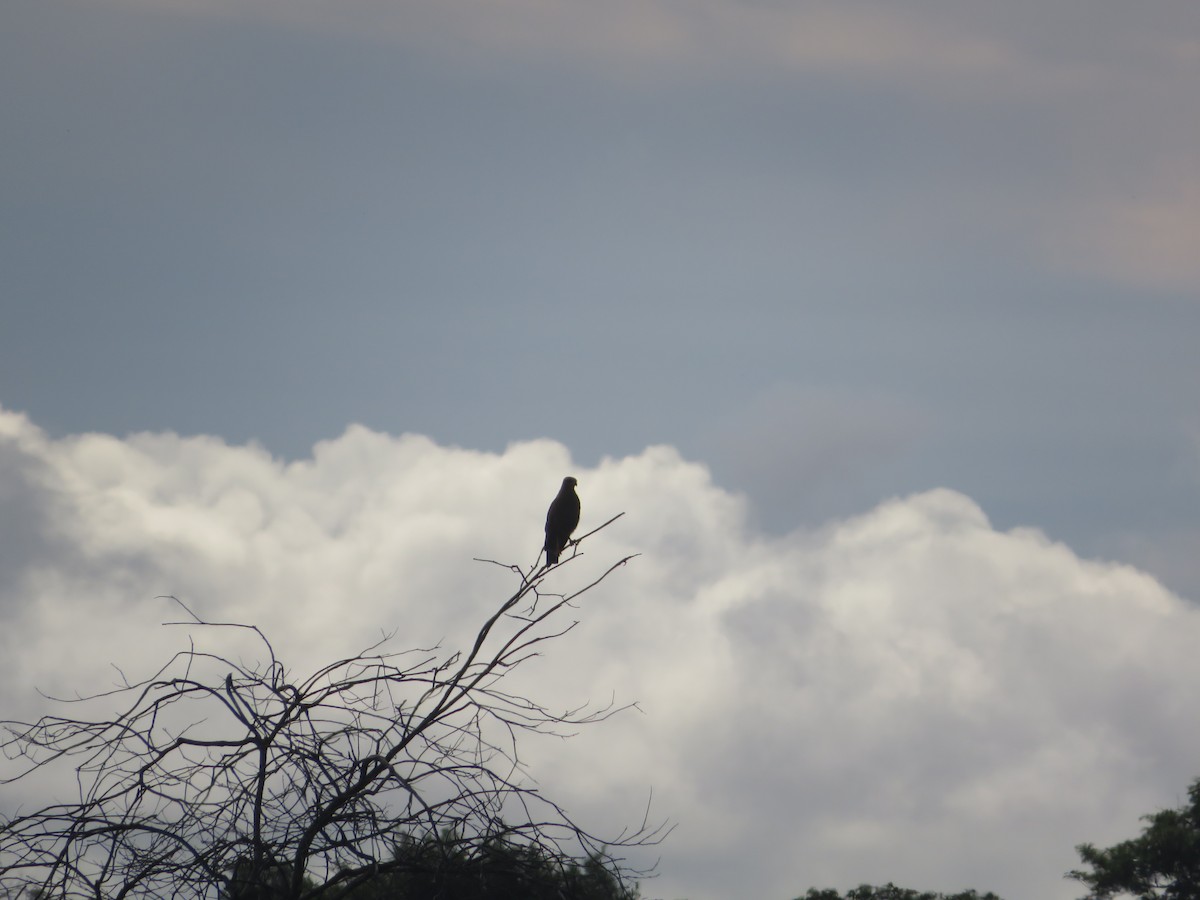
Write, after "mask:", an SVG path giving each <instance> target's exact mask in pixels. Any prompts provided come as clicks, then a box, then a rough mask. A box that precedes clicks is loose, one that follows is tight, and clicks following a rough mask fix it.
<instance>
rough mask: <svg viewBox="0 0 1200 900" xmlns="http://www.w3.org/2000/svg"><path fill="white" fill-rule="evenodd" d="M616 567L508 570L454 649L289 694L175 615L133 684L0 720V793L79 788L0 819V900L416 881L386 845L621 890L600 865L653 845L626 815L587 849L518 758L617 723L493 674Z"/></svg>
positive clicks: (379, 655)
mask: <svg viewBox="0 0 1200 900" xmlns="http://www.w3.org/2000/svg"><path fill="white" fill-rule="evenodd" d="M610 522H611V520H610ZM605 524H606V525H607V524H609V523H605ZM601 527H605V526H601ZM597 530H599V529H597ZM593 533H594V532H593ZM585 537H586V536H585ZM580 540H582V539H580ZM575 547H576V552H578V543H576V544H575ZM573 559H575V557H574V556H572V557H571V558H568V559H566V560H564V564H567V563H570V562H571V561H572V560H573ZM629 559H630V558H629V557H627V558H625V559H621V560H619V561H618V562H616V563H614V564H613V565H612V566H611V567H609V568H608V569H607V570H606V571H604V572H603V573H602V574H601V575H600V576H599V578H596V579H595V580H593V581H592V582H590V583H588V584H586V585H585V586H583V587H582V588H579V589H576V590H574V591H570V592H566V593H550V592H549V588H548V587H547V585H546V580H547V579H548V578H551V577H553V576H554V573H555V572H556V571H557V570H558V568H561V567H562V566H561V565H560V566H559V567H557V568H556V569H541V570H535V569H530V570H528V571H526V570H523V569H522V568H521V567H519V566H511V567H507V568H511V569H512V571H513V572H514V573H515V574H516V575H517V577H519V579H520V585H519V587H518V588H517V590H516V591H515V592H514V593H513V594H512V595H511V596H509V597H508V598H507V599H506V600H505V601H504V602H503V603H502V604H501V605H500V607H499V608H498V609H496V610H495V611H494V612H493V613H492V614H491V615H490V616H489V617H488V618H487V620H486V621H485V622H484V623H483V625H482V627H480V629H479V631H478V634H477V635H476V637H475V640H474V643H473V645H472V646H471V647H470V648H469V649H468V650H465V651H462V652H447V651H443V650H441V648H437V647H435V648H431V649H415V650H405V651H402V652H392V651H389V650H388V649H387V642H386V641H384V642H382V643H381V644H379V645H376V646H374V647H371V648H368V649H367V650H365V651H364V652H362V653H360V654H358V655H355V656H353V657H350V658H346V659H340V660H338V661H336V662H332V663H330V664H329V665H326V666H324V667H322V668H320V669H318V670H317V671H315V672H313V673H311V674H309V675H307V676H306V677H297V676H294V675H293V674H292V673H291V672H290V671H289V669H288V668H287V667H286V666H285V665H284V664H283V662H282V661H281V660H279V659H278V658H277V657H276V655H275V650H274V648H273V647H272V645H271V642H270V640H269V639H268V638H267V635H266V634H265V633H264V632H263V631H261V630H260V629H259V628H257V627H256V626H252V625H244V624H238V623H224V622H206V621H202V620H201V619H200V618H199V617H197V616H195V615H194V614H192V613H191V611H190V610H188V613H189V615H190V616H191V621H188V622H173V623H167V624H169V625H174V626H175V627H185V628H187V629H188V631H189V640H188V648H187V649H186V650H183V651H182V652H179V653H176V654H175V655H174V656H173V657H171V659H170V660H169V661H168V662H167V663H166V664H165V665H164V666H163V667H162V668H161V669H160V670H159V671H157V672H156V673H155V674H154V675H153V676H151V677H150V678H147V679H145V680H140V681H132V680H129V679H125V678H124V676H122V680H121V683H120V684H119V685H118V686H117V687H115V688H114V689H112V690H109V691H106V692H103V693H98V694H94V695H91V696H88V697H84V698H79V699H74V700H69V701H60V702H63V703H65V704H66V705H67V707H68V709H69V711H70V712H71V713H72V714H70V715H61V716H60V715H48V716H45V717H43V718H41V719H40V720H38V721H36V722H32V723H22V722H14V721H9V722H3V723H0V724H2V725H3V727H4V729H5V732H6V734H7V737H6V738H5V739H4V740H3V749H4V751H5V754H6V756H7V757H8V758H9V760H10V764H11V765H12V766H14V767H15V771H12V772H10V773H9V774H8V777H6V778H5V779H4V780H3V782H2V783H5V784H8V783H12V782H15V781H19V780H22V779H25V780H33V779H37V780H38V781H39V783H41V782H43V781H44V780H45V779H43V777H42V776H50V777H51V778H55V779H57V780H56V781H55V782H54V783H57V784H58V785H59V787H60V789H61V788H65V787H67V786H68V785H73V786H74V789H73V790H72V797H71V798H70V799H63V800H59V801H58V802H54V803H51V804H49V805H47V806H44V807H42V808H40V809H37V810H36V811H33V812H19V813H18V814H15V815H13V816H11V817H7V818H0V895H3V894H4V893H5V892H7V894H8V895H9V896H24V895H28V896H36V897H39V898H76V897H79V898H83V897H88V898H95V900H100V898H126V897H129V898H134V897H138V898H142V897H145V898H155V900H161V898H174V897H179V898H213V900H216V898H230V900H251V898H254V900H266V898H270V900H301V898H319V897H334V896H338V897H341V896H353V894H354V889H355V888H356V887H357V886H361V885H365V884H368V883H370V881H371V880H372V879H378V878H379V877H381V876H382V875H385V874H386V873H388V872H389V871H396V870H397V869H398V868H399V867H403V866H406V865H412V860H411V859H408V858H406V857H405V856H404V855H403V854H399V853H397V852H396V851H397V848H398V847H400V846H402V845H403V844H404V843H405V842H406V841H409V842H411V841H412V840H413V839H423V838H428V837H429V836H438V837H439V842H440V843H439V845H441V846H448V845H452V846H453V847H454V851H455V853H456V854H457V855H458V856H459V857H460V858H462V857H463V856H466V857H470V856H471V855H472V854H474V853H483V852H487V848H488V847H494V846H496V845H497V842H501V843H503V844H505V845H506V846H509V847H527V848H529V849H531V850H532V851H534V853H535V855H536V856H537V858H539V859H542V860H545V859H551V860H554V861H557V862H558V863H559V864H560V865H562V866H564V867H565V866H569V865H570V864H571V863H572V862H573V861H575V860H578V859H580V858H586V857H595V856H600V857H601V858H603V859H605V860H606V861H607V863H606V864H607V865H610V866H611V867H612V869H613V871H614V872H615V873H616V874H618V875H619V876H622V877H625V876H628V875H629V874H630V871H631V870H629V869H627V868H626V865H627V864H626V862H625V861H624V860H623V859H622V858H621V857H619V856H618V855H616V854H619V853H621V852H622V850H623V849H625V848H631V847H635V846H643V845H648V844H653V843H656V842H657V841H659V840H661V838H662V837H663V836H664V834H665V829H664V828H663V827H662V826H657V827H654V826H651V825H649V824H648V823H647V820H646V818H645V817H643V818H642V820H641V824H640V825H639V826H637V827H636V828H633V829H631V830H628V831H626V832H624V833H622V834H617V835H607V836H604V837H600V836H597V835H594V834H592V833H591V832H589V831H588V830H586V829H585V828H583V827H581V826H580V825H578V824H576V822H575V821H574V820H573V819H572V818H571V817H570V816H569V815H568V813H567V812H566V810H564V809H563V808H562V807H560V806H559V805H558V804H556V803H555V802H554V801H553V800H552V799H550V798H548V797H546V796H544V795H543V794H542V793H541V792H540V791H538V790H537V789H536V788H535V787H533V786H531V784H530V781H529V779H528V778H527V777H526V774H525V772H524V768H523V765H522V762H521V758H520V756H519V754H518V743H519V739H520V738H521V737H522V736H523V735H528V734H529V733H531V732H532V733H551V734H565V733H567V732H570V731H571V730H573V729H575V728H577V727H578V726H580V725H584V724H588V723H595V722H598V721H601V720H603V719H605V718H607V717H608V716H610V715H612V714H614V713H616V712H618V711H619V710H618V709H617V708H614V707H613V706H611V705H609V706H606V707H599V708H598V707H593V706H585V707H581V708H578V709H574V710H568V711H565V712H560V711H555V710H552V709H549V708H547V707H546V706H543V705H540V704H539V703H538V702H537V701H535V700H533V699H530V698H527V697H523V696H519V695H516V694H513V693H509V692H507V691H506V690H505V688H504V679H505V676H506V675H507V674H508V673H510V672H511V671H512V670H513V669H514V667H516V666H520V665H521V664H522V663H524V662H526V661H528V660H529V659H530V658H531V657H533V656H537V655H539V654H540V651H541V650H542V647H543V645H544V644H546V642H548V641H552V640H554V639H555V638H558V637H561V636H562V635H564V634H565V633H566V632H568V631H570V630H571V629H572V628H573V627H574V626H575V624H576V621H575V620H572V619H571V618H570V616H571V615H572V612H573V610H575V609H577V608H578V607H577V601H579V600H580V598H581V597H582V596H583V595H584V594H586V593H587V592H588V591H590V590H591V589H592V588H594V587H595V586H596V585H597V584H599V583H600V582H602V581H603V580H604V579H605V578H607V577H608V576H609V575H610V574H611V573H612V572H613V571H614V570H615V569H617V568H619V567H620V566H622V565H624V564H625V563H626V562H628V561H629ZM486 562H492V561H486ZM182 605H183V604H182V603H181V604H180V606H182ZM184 608H185V609H186V607H184ZM235 633H236V634H238V635H242V636H245V635H247V634H249V635H250V636H252V637H253V638H254V639H255V642H256V645H257V646H258V647H259V648H260V649H261V655H260V658H259V659H258V660H257V661H255V662H251V663H246V662H240V661H236V660H235V659H234V658H233V656H234V654H233V653H224V654H223V653H222V652H220V651H218V650H216V649H207V648H209V647H212V646H218V647H219V646H220V645H221V644H222V643H223V642H225V643H226V645H228V643H229V640H228V639H230V638H232V637H233V636H234V634H235ZM93 709H100V710H102V712H101V713H100V714H98V715H93V716H91V717H89V716H88V715H86V713H87V712H88V711H90V710H93ZM114 710H115V711H114ZM0 800H2V794H0Z"/></svg>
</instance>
